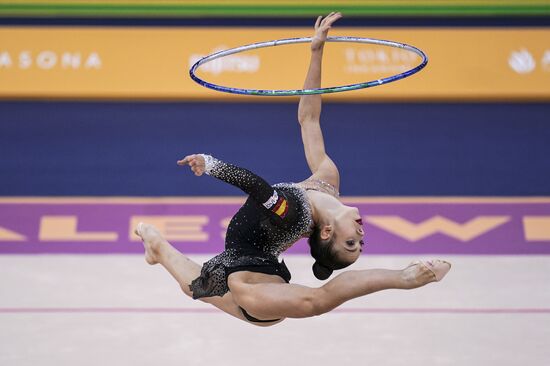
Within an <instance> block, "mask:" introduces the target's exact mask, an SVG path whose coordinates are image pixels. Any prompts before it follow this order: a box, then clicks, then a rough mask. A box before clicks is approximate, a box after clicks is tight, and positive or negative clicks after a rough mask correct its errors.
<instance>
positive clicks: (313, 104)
mask: <svg viewBox="0 0 550 366" xmlns="http://www.w3.org/2000/svg"><path fill="white" fill-rule="evenodd" d="M341 17H342V14H340V13H330V14H329V15H328V16H327V17H325V18H324V19H322V18H321V17H319V18H317V22H316V23H315V35H314V37H313V38H312V40H311V60H310V63H309V69H308V71H307V75H306V80H305V82H304V89H317V88H320V87H321V63H322V59H323V48H324V45H325V41H326V39H327V35H328V31H329V29H330V28H331V26H332V24H333V23H334V22H335V21H337V20H338V19H340V18H341ZM320 117H321V95H319V94H317V95H302V97H301V98H300V104H299V105H298V121H299V122H300V126H301V132H302V142H303V144H304V152H305V155H306V160H307V163H308V165H309V168H310V170H311V172H312V173H313V176H312V177H313V178H317V179H321V180H324V181H326V182H327V183H330V184H332V185H333V186H335V187H336V188H337V189H338V187H339V185H340V175H339V173H338V168H337V167H336V165H335V164H334V162H333V161H332V160H331V159H330V157H329V156H328V155H327V153H326V152H325V143H324V141H323V133H322V131H321V125H320Z"/></svg>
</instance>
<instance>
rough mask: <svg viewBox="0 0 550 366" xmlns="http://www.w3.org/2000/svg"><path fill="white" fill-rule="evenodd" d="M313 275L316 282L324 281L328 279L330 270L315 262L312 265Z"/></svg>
mask: <svg viewBox="0 0 550 366" xmlns="http://www.w3.org/2000/svg"><path fill="white" fill-rule="evenodd" d="M313 274H314V275H315V277H317V279H318V280H321V281H324V280H326V279H327V278H329V277H330V275H331V274H332V269H330V268H328V267H327V266H324V265H322V264H321V263H319V262H317V261H316V262H315V263H313Z"/></svg>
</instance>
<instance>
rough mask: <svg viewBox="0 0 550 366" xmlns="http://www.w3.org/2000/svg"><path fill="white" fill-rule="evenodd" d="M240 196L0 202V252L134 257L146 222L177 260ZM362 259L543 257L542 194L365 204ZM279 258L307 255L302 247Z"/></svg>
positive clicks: (361, 203)
mask: <svg viewBox="0 0 550 366" xmlns="http://www.w3.org/2000/svg"><path fill="white" fill-rule="evenodd" d="M243 202H244V200H243V199H242V198H231V197H225V198H224V197H202V198H137V197H135V198H129V197H127V198H94V197H87V198H86V197H84V198H63V197H51V198H25V197H18V198H1V199H0V254H13V253H18V254H23V253H29V254H36V253H82V254H85V253H142V252H143V247H142V244H141V242H140V239H139V237H137V236H136V235H135V234H134V233H133V230H134V228H135V227H136V225H137V224H138V223H139V222H146V223H150V224H153V225H155V226H156V227H157V228H158V229H159V231H161V233H163V235H164V236H165V237H166V239H167V240H168V241H170V242H171V243H173V244H174V245H175V246H176V247H177V248H178V249H180V250H181V251H183V252H185V253H212V254H213V253H218V252H221V251H222V250H223V246H224V235H225V231H226V228H227V225H228V224H229V220H230V219H231V217H232V216H233V214H234V213H235V212H236V211H237V210H238V209H239V207H240V205H241V204H242V203H243ZM344 202H345V203H346V204H348V205H353V206H356V207H358V208H359V210H360V212H361V214H362V217H363V222H364V228H365V232H366V235H365V242H366V244H365V248H364V252H365V253H366V254H422V253H444V254H550V197H538V198H445V197H438V198H429V197H427V198H384V197H380V198H365V197H349V198H345V199H344ZM288 252H289V253H301V254H307V253H309V248H308V247H307V243H305V240H302V241H301V242H299V243H297V244H296V245H295V246H293V247H292V248H291V249H289V251H288Z"/></svg>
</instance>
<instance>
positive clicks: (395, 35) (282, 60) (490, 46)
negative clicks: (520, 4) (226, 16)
mask: <svg viewBox="0 0 550 366" xmlns="http://www.w3.org/2000/svg"><path fill="white" fill-rule="evenodd" d="M310 35H311V30H310V29H305V28H258V29H252V28H208V29H206V28H61V27H58V28H32V27H19V28H7V27H4V28H0V40H1V42H0V98H100V99H102V98H103V99H112V98H125V99H134V98H138V99H139V98H142V99H148V98H152V99H163V98H168V99H182V100H185V99H201V100H209V99H224V98H235V96H234V95H229V94H226V93H220V92H216V91H212V90H209V89H206V88H204V87H201V86H199V85H198V84H196V83H195V82H193V81H192V80H191V79H190V77H189V75H188V70H189V68H190V66H191V65H192V64H193V63H195V62H196V61H197V60H199V59H200V58H201V57H203V56H205V55H208V54H211V53H213V52H216V51H220V50H224V49H227V48H233V47H237V46H241V45H245V44H250V43H255V42H260V41H268V40H275V39H282V38H293V37H306V36H310ZM332 35H334V36H337V35H341V36H344V35H345V36H354V37H370V38H378V39H389V40H392V41H397V42H402V43H407V44H412V45H414V46H417V47H419V48H420V49H422V50H424V51H425V52H426V53H427V55H428V57H429V63H428V66H427V67H426V68H425V69H424V70H422V71H421V72H420V73H418V74H416V75H413V76H411V77H409V78H407V79H404V80H400V81H397V82H394V83H391V84H387V85H382V86H378V87H374V88H369V89H363V90H359V91H354V92H346V93H337V94H332V95H327V99H329V100H409V99H424V100H438V99H460V100H462V99H470V100H479V99H510V98H511V99H528V100H531V99H535V100H540V99H542V100H550V44H549V43H548V40H549V39H550V29H544V28H538V29H534V28H521V29H493V28H491V29H486V28H479V29H477V28H467V29H450V28H449V29H439V28H438V29H434V28H426V29H418V28H410V29H408V28H399V29H389V28H361V29H358V28H338V29H335V31H334V32H333V33H332ZM308 61H309V46H308V45H307V44H296V45H283V46H277V47H269V48H265V49H256V50H251V51H247V52H243V53H237V54H233V55H230V56H227V57H223V58H220V59H216V60H214V61H212V62H210V63H207V64H204V65H203V66H201V68H199V71H198V72H197V75H198V76H199V77H201V78H203V79H205V80H206V81H209V82H211V83H214V84H220V85H224V86H232V87H237V88H248V89H250V88H251V89H300V88H301V86H302V83H303V79H304V76H305V73H306V70H307V64H308ZM419 62H420V57H419V56H417V55H416V54H414V53H412V52H408V51H405V50H403V49H399V48H394V47H388V46H380V45H370V44H360V43H347V42H346V43H330V44H328V45H327V47H326V49H325V58H324V65H323V67H324V69H323V86H338V85H347V84H354V83H360V82H365V81H369V80H377V79H380V78H382V77H387V76H391V75H394V74H399V73H402V72H404V71H406V70H408V69H411V68H413V67H415V66H416V65H418V64H419ZM236 98H238V100H243V97H242V96H237V97H236ZM252 99H255V100H262V101H265V100H266V98H258V97H253V98H252Z"/></svg>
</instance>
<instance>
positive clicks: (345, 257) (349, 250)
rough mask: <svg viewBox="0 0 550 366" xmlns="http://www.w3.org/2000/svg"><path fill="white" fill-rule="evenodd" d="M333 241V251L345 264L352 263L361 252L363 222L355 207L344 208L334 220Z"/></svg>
mask: <svg viewBox="0 0 550 366" xmlns="http://www.w3.org/2000/svg"><path fill="white" fill-rule="evenodd" d="M332 235H335V241H334V246H333V251H334V252H335V254H336V255H337V256H338V258H339V259H340V260H341V261H343V262H347V263H350V264H351V263H354V262H355V261H356V260H357V259H358V258H359V256H360V255H361V252H362V251H363V244H364V242H363V237H364V236H365V232H364V231H363V222H362V220H361V215H360V214H359V210H358V209H357V208H356V207H349V206H344V208H343V209H342V212H340V213H339V214H338V215H337V216H336V217H335V220H334V232H333V234H332Z"/></svg>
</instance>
